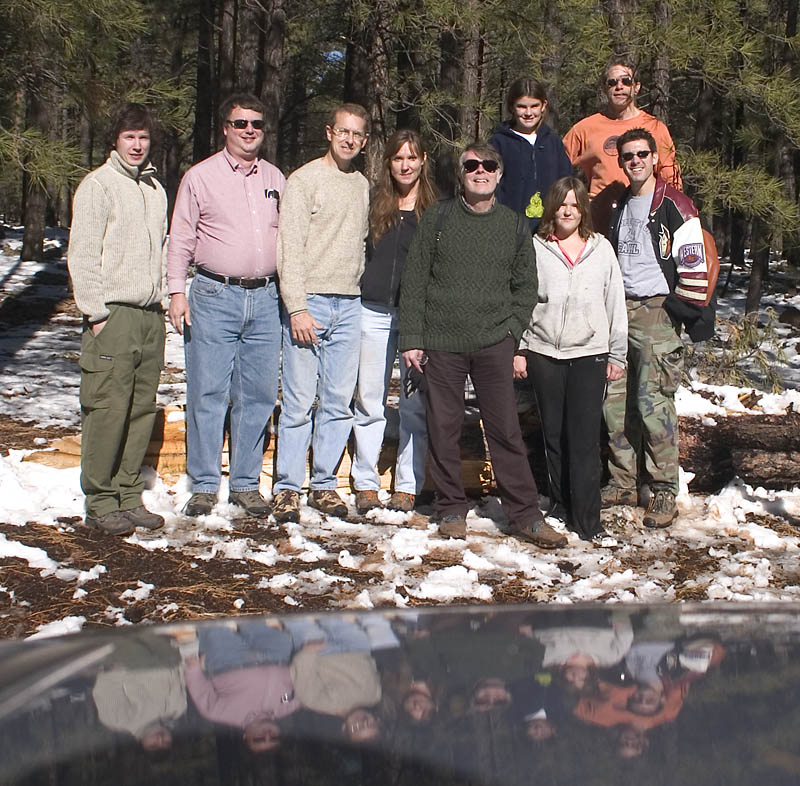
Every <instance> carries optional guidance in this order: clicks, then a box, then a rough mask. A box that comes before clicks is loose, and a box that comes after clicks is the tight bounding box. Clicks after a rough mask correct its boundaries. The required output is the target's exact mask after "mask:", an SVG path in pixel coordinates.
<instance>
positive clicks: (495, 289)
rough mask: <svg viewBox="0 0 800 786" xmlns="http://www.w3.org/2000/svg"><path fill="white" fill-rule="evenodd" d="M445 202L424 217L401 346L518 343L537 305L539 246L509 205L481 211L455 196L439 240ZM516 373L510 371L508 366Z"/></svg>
mask: <svg viewBox="0 0 800 786" xmlns="http://www.w3.org/2000/svg"><path fill="white" fill-rule="evenodd" d="M438 211H439V206H438V205H434V206H433V207H431V208H430V209H429V210H427V211H426V212H425V213H424V214H423V216H422V219H421V220H420V223H419V227H418V228H417V232H416V234H415V235H414V240H413V242H412V244H411V248H410V250H409V252H408V261H407V262H406V267H405V269H404V271H403V281H402V285H401V290H400V312H399V321H400V338H399V342H400V349H401V351H405V350H407V349H434V350H441V351H444V352H475V351H477V350H479V349H483V348H484V347H490V346H492V345H494V344H498V343H499V342H500V341H502V340H503V339H504V338H505V337H506V336H507V335H508V334H509V333H510V334H511V335H512V336H513V337H514V340H515V341H519V339H520V337H521V336H522V333H523V331H524V330H525V328H526V327H527V326H528V322H529V321H530V317H531V312H532V311H533V307H534V305H535V304H536V291H537V284H538V282H537V278H536V257H535V254H534V251H533V243H532V241H531V240H530V238H529V237H526V238H525V239H524V240H523V242H522V243H520V242H519V239H518V237H519V236H518V234H517V215H516V213H514V212H512V211H511V210H509V209H508V208H507V207H504V206H503V205H499V204H495V206H494V207H493V208H492V209H491V210H489V211H488V212H487V213H475V212H474V211H472V210H470V209H469V208H468V207H467V206H466V205H465V204H464V202H463V200H461V199H460V198H458V199H456V200H455V204H454V205H453V209H452V210H451V212H450V215H449V216H448V217H447V219H446V222H445V224H444V227H443V229H442V234H441V237H440V239H439V241H438V251H437V248H436V246H437V241H436V221H437V214H438ZM509 373H510V371H509Z"/></svg>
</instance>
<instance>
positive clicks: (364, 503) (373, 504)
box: [337, 490, 383, 515]
mask: <svg viewBox="0 0 800 786" xmlns="http://www.w3.org/2000/svg"><path fill="white" fill-rule="evenodd" d="M337 496H338V495H337ZM382 507H383V505H381V500H380V497H379V496H378V492H377V491H372V490H368V491H357V492H356V510H357V511H358V512H359V513H361V514H362V515H363V514H364V513H367V512H368V511H370V510H375V508H382Z"/></svg>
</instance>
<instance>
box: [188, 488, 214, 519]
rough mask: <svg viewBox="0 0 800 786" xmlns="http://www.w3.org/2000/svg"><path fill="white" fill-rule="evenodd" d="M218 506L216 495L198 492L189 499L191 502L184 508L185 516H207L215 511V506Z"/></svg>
mask: <svg viewBox="0 0 800 786" xmlns="http://www.w3.org/2000/svg"><path fill="white" fill-rule="evenodd" d="M216 504H217V495H216V493H214V494H211V493H210V492H205V491H197V492H195V493H194V494H192V496H191V497H189V501H188V502H187V503H186V504H185V505H184V506H183V515H184V516H191V517H192V518H194V517H195V516H207V515H208V514H209V513H211V511H212V510H214V505H216Z"/></svg>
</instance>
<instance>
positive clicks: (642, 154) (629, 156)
mask: <svg viewBox="0 0 800 786" xmlns="http://www.w3.org/2000/svg"><path fill="white" fill-rule="evenodd" d="M652 152H653V151H652V150H636V151H635V152H633V153H620V156H619V157H620V158H621V159H622V160H623V161H633V157H634V156H636V158H638V159H639V160H640V161H644V160H645V158H647V156H649V155H650V154H651V153H652Z"/></svg>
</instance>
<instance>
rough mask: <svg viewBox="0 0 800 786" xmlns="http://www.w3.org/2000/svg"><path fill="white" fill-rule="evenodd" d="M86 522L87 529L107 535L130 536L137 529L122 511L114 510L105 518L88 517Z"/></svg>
mask: <svg viewBox="0 0 800 786" xmlns="http://www.w3.org/2000/svg"><path fill="white" fill-rule="evenodd" d="M85 521H86V526H87V527H91V528H92V529H96V530H97V531H98V532H104V533H105V534H106V535H130V534H131V533H132V532H133V530H134V529H135V528H136V527H135V525H134V523H133V522H132V521H131V520H130V519H129V518H128V517H127V516H126V515H125V514H124V513H123V512H122V511H121V510H114V511H112V512H111V513H106V514H105V516H97V517H92V516H87V517H86V519H85Z"/></svg>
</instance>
